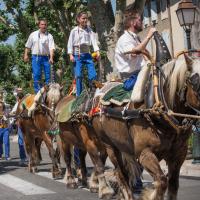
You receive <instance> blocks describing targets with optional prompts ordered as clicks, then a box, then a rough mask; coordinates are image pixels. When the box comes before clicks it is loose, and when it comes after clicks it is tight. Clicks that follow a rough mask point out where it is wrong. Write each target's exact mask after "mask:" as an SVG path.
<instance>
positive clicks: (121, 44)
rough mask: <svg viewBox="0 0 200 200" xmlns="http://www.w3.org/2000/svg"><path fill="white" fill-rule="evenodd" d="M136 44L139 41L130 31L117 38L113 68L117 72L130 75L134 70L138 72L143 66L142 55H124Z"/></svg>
mask: <svg viewBox="0 0 200 200" xmlns="http://www.w3.org/2000/svg"><path fill="white" fill-rule="evenodd" d="M138 44H140V41H139V39H138V37H137V35H136V34H135V33H133V32H130V31H125V32H124V34H123V35H122V36H121V37H120V38H119V40H118V41H117V44H116V48H115V67H116V68H117V70H118V72H121V73H122V72H127V73H132V72H134V71H136V70H140V69H141V68H142V66H143V65H144V64H145V61H144V58H143V56H142V55H136V56H135V57H133V56H131V54H127V55H125V54H124V53H125V52H127V51H131V50H132V49H134V48H135V47H136V46H137V45H138Z"/></svg>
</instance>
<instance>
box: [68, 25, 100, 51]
mask: <svg viewBox="0 0 200 200" xmlns="http://www.w3.org/2000/svg"><path fill="white" fill-rule="evenodd" d="M83 45H86V46H88V47H89V46H91V45H92V46H93V49H94V51H99V47H98V44H97V39H96V35H95V33H94V32H93V31H92V29H91V28H90V27H87V28H86V29H82V28H80V27H79V26H76V27H75V28H73V29H72V30H71V32H70V36H69V40H68V44H67V51H68V54H75V53H76V52H74V48H75V47H77V48H79V47H80V46H83Z"/></svg>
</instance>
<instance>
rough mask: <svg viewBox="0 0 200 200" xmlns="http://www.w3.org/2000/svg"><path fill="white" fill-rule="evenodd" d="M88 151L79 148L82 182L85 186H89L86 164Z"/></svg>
mask: <svg viewBox="0 0 200 200" xmlns="http://www.w3.org/2000/svg"><path fill="white" fill-rule="evenodd" d="M86 154H87V152H86V151H83V150H82V149H79V159H80V164H81V179H80V181H81V184H82V186H83V187H87V168H86V164H85V157H86Z"/></svg>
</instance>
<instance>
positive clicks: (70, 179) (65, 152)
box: [60, 134, 78, 189]
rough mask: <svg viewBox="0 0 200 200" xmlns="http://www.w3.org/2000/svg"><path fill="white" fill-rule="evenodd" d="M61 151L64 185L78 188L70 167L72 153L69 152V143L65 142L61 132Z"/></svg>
mask: <svg viewBox="0 0 200 200" xmlns="http://www.w3.org/2000/svg"><path fill="white" fill-rule="evenodd" d="M60 136H61V144H62V147H61V153H62V156H63V159H64V161H65V164H66V171H65V176H64V180H65V181H66V186H67V188H70V189H76V188H78V185H77V183H76V180H75V177H74V175H73V173H72V167H71V161H72V154H71V150H70V148H71V145H70V144H69V143H67V142H65V140H64V138H63V137H64V135H63V134H61V135H60Z"/></svg>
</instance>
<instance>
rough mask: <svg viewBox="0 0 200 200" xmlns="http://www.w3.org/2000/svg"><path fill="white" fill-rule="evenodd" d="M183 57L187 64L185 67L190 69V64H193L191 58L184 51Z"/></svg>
mask: <svg viewBox="0 0 200 200" xmlns="http://www.w3.org/2000/svg"><path fill="white" fill-rule="evenodd" d="M184 58H185V62H186V64H187V68H188V70H189V71H192V64H193V60H192V59H191V57H190V56H188V55H187V54H186V53H184Z"/></svg>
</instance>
